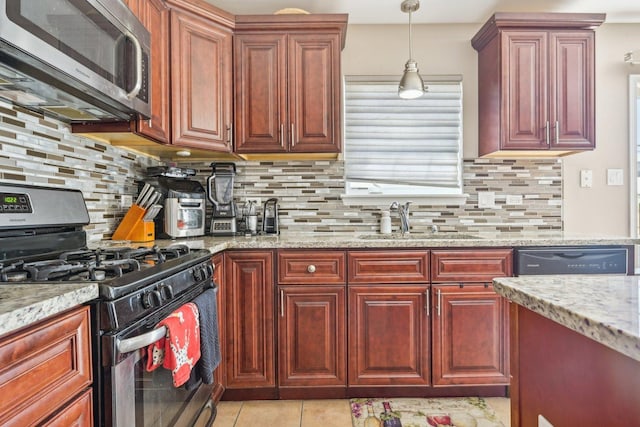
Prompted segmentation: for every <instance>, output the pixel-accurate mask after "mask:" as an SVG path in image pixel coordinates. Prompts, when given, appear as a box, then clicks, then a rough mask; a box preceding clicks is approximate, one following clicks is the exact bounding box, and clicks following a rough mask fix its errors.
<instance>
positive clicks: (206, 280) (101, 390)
mask: <svg viewBox="0 0 640 427" xmlns="http://www.w3.org/2000/svg"><path fill="white" fill-rule="evenodd" d="M88 223H89V214H88V211H87V208H86V205H85V203H84V198H83V196H82V193H81V192H79V191H76V190H67V189H54V188H46V187H37V186H26V185H15V184H2V183H0V286H2V284H3V283H11V284H24V285H25V286H27V285H28V284H30V283H49V284H51V286H56V284H58V283H62V282H92V283H96V284H97V286H98V289H99V298H98V299H97V300H96V301H93V302H91V313H92V335H93V339H92V343H93V355H92V358H93V364H94V374H95V375H94V379H95V390H94V391H95V393H94V396H95V405H94V407H95V412H96V420H95V421H96V425H97V426H127V427H130V426H136V427H137V426H151V425H153V426H191V425H210V424H211V423H213V419H214V418H215V407H214V405H213V403H212V402H211V389H212V385H210V384H199V385H197V386H196V387H195V388H193V385H192V389H190V390H186V389H184V388H175V387H173V385H172V382H171V374H170V372H169V371H166V370H164V369H159V370H157V371H153V372H146V371H145V369H144V366H145V360H146V359H145V358H146V353H145V349H146V347H147V346H148V345H149V344H151V343H153V342H154V341H157V340H158V339H159V337H160V336H162V335H161V334H160V335H159V332H162V330H161V329H158V328H156V325H157V323H158V322H160V321H161V320H163V319H164V318H165V317H167V316H168V315H169V314H170V313H171V312H173V311H174V310H175V309H177V308H179V307H181V306H182V305H183V304H185V303H187V302H192V301H193V300H194V299H195V298H196V297H198V296H199V295H201V294H203V293H204V292H205V291H207V290H210V289H211V290H214V291H215V290H216V284H215V283H214V282H213V279H212V278H213V265H212V262H211V253H210V252H209V251H207V250H204V249H197V250H191V249H190V248H189V247H188V246H186V245H182V244H174V245H170V246H168V247H162V248H160V247H157V246H151V247H142V246H136V245H135V244H131V245H126V246H123V245H103V246H100V245H98V247H95V248H93V247H91V248H89V247H88V245H87V238H86V233H85V231H84V230H83V227H84V226H85V225H87V224H88ZM165 371H166V372H165Z"/></svg>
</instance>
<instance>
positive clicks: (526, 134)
mask: <svg viewBox="0 0 640 427" xmlns="http://www.w3.org/2000/svg"><path fill="white" fill-rule="evenodd" d="M502 37H503V43H502V57H503V67H504V70H503V71H504V72H505V73H506V74H504V76H503V93H502V105H503V112H502V117H501V119H502V122H501V123H502V127H501V134H502V136H501V148H502V149H506V150H508V149H533V150H535V149H548V148H549V139H548V138H550V132H551V129H550V127H549V126H550V124H549V118H548V115H547V105H548V89H547V87H548V83H547V82H548V71H547V69H548V65H547V57H548V54H547V38H548V37H547V33H546V32H544V31H505V32H504V33H503V34H502Z"/></svg>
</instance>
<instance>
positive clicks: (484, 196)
mask: <svg viewBox="0 0 640 427" xmlns="http://www.w3.org/2000/svg"><path fill="white" fill-rule="evenodd" d="M478 207H479V208H480V209H492V208H495V207H496V193H494V192H493V191H481V192H479V193H478Z"/></svg>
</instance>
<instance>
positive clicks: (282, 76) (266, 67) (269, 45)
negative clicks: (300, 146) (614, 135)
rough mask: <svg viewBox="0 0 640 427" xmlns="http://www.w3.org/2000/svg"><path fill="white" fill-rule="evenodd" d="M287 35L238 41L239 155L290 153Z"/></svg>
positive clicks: (246, 36) (245, 36)
mask: <svg viewBox="0 0 640 427" xmlns="http://www.w3.org/2000/svg"><path fill="white" fill-rule="evenodd" d="M286 54H287V44H286V35H285V34H281V33H278V34H240V35H237V36H235V40H234V56H235V58H234V61H235V64H234V72H235V95H236V96H235V100H236V105H235V123H236V126H235V129H236V135H235V140H236V149H235V151H236V152H238V153H251V152H254V153H260V152H262V153H264V152H272V153H273V152H275V153H281V152H285V151H286V150H287V142H286V141H288V139H289V136H288V135H289V119H288V116H287V102H286V99H287V77H286V74H287V68H286V67H287V64H286Z"/></svg>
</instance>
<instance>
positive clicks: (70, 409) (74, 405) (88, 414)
mask: <svg viewBox="0 0 640 427" xmlns="http://www.w3.org/2000/svg"><path fill="white" fill-rule="evenodd" d="M92 425H93V393H92V392H91V389H89V390H87V391H85V392H84V393H82V394H81V395H80V396H79V397H77V398H76V399H75V400H74V401H73V402H71V403H70V404H69V405H67V407H65V408H64V409H63V410H61V411H60V412H59V413H58V414H57V415H55V416H54V417H53V418H51V419H50V420H48V421H47V422H46V423H44V424H43V426H46V427H68V426H73V427H90V426H92Z"/></svg>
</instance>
